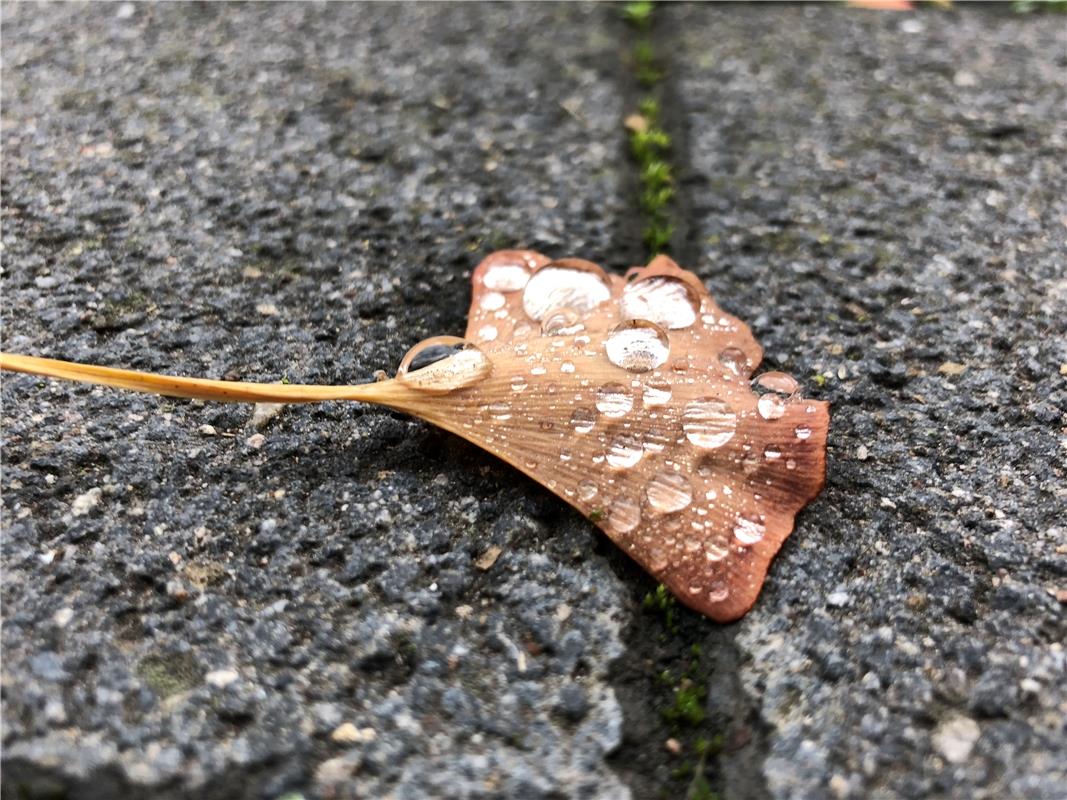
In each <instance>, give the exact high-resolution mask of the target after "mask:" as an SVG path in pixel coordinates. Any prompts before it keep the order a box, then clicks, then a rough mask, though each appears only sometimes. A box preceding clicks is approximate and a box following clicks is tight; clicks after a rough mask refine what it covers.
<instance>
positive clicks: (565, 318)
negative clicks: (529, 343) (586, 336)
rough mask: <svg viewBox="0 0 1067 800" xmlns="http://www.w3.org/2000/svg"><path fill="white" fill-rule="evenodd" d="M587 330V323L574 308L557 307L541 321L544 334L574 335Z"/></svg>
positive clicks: (542, 333)
mask: <svg viewBox="0 0 1067 800" xmlns="http://www.w3.org/2000/svg"><path fill="white" fill-rule="evenodd" d="M584 330H585V323H584V322H582V318H581V316H579V314H578V312H577V311H575V310H574V309H573V308H557V309H556V310H555V311H552V312H551V313H549V314H548V315H547V316H546V317H545V320H544V322H542V323H541V335H542V336H573V335H574V334H576V333H580V332H581V331H584Z"/></svg>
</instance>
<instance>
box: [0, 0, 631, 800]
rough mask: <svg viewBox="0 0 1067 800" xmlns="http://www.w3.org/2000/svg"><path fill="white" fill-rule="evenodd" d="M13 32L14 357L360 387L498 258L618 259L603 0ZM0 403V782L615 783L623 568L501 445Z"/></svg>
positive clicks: (387, 418) (352, 789)
mask: <svg viewBox="0 0 1067 800" xmlns="http://www.w3.org/2000/svg"><path fill="white" fill-rule="evenodd" d="M4 17H5V20H4V30H3V51H4V81H3V91H4V96H3V100H4V127H3V147H4V162H3V167H4V176H3V193H4V209H3V213H4V261H5V271H6V275H5V279H4V287H3V288H4V291H3V305H4V308H3V310H4V320H5V330H4V347H5V349H9V350H12V351H16V352H26V353H34V354H39V355H48V356H57V357H65V358H70V359H77V360H86V361H91V362H97V363H100V362H102V363H108V364H114V365H128V366H131V367H136V368H145V369H153V370H171V371H175V372H180V373H186V374H197V375H205V376H214V377H222V376H230V377H241V378H245V379H252V380H281V379H282V378H283V377H288V378H290V379H292V380H293V381H322V382H352V381H363V380H368V379H370V377H371V374H372V373H373V371H374V370H376V369H379V368H386V369H390V368H393V367H395V365H396V364H397V363H398V362H399V360H400V358H401V356H402V355H403V353H404V351H405V350H406V349H407V348H408V347H409V346H411V345H412V344H414V343H415V342H416V341H418V340H419V339H420V338H423V337H425V336H427V335H434V334H441V333H452V334H459V333H462V331H463V328H464V325H465V321H466V320H465V318H466V310H467V304H468V302H469V288H468V277H469V274H470V270H471V268H472V267H473V266H474V265H475V264H476V263H477V261H478V259H479V258H480V257H481V254H484V253H485V252H488V251H489V250H492V249H496V248H499V247H506V246H519V247H534V248H537V249H541V250H543V251H545V252H549V253H558V254H559V255H566V254H571V253H573V254H577V255H583V256H585V257H588V258H593V259H597V260H600V261H603V262H604V263H606V264H611V265H613V266H616V267H618V266H626V265H627V264H626V263H625V260H623V261H620V260H619V256H620V252H619V251H615V250H612V248H613V247H614V246H615V245H614V242H615V241H617V239H618V237H617V236H616V235H615V234H616V231H614V230H613V227H612V226H615V225H619V224H620V220H621V219H622V217H623V215H622V213H621V212H620V208H621V200H620V197H621V196H622V195H621V192H620V189H619V185H620V177H619V171H620V170H625V169H627V168H628V166H627V164H626V162H625V161H624V160H621V159H620V158H619V155H620V152H621V147H622V138H621V134H620V128H619V125H618V120H619V119H620V118H621V117H622V113H623V108H622V106H621V101H620V99H619V96H618V94H617V92H616V91H615V90H614V89H613V84H612V82H611V80H609V78H611V77H612V73H613V72H614V71H616V68H617V65H618V54H617V51H616V49H615V41H614V40H613V39H611V38H609V37H608V36H607V35H606V34H605V29H610V28H611V26H613V25H616V24H617V21H616V20H615V15H614V13H613V12H611V11H610V10H608V9H605V8H592V7H589V8H579V7H562V6H521V7H520V6H511V7H502V6H501V7H494V8H476V7H474V6H462V7H458V6H453V7H449V6H436V5H434V6H430V5H408V6H384V5H368V6H364V5H347V4H333V5H317V6H310V5H303V4H301V5H287V6H275V5H240V6H238V5H196V6H187V5H186V6H175V5H165V6H147V5H143V6H142V5H137V6H134V5H132V4H128V5H104V4H101V5H95V6H69V5H68V6H59V5H50V6H29V5H19V6H12V7H6V6H5V9H4ZM3 400H4V419H3V423H4V429H3V445H4V450H3V454H4V462H5V469H4V475H3V515H4V531H3V565H4V585H3V601H4V609H5V617H6V619H5V624H4V629H3V648H4V653H3V655H4V658H3V718H4V764H3V785H4V794H5V797H6V796H7V794H8V791H11V793H12V796H13V797H16V796H21V795H20V794H19V793H20V792H23V793H27V794H28V795H29V796H49V797H51V796H54V795H53V794H50V792H52V791H53V790H55V791H59V792H60V793H62V790H66V791H68V792H69V796H70V797H100V798H114V797H120V796H121V797H137V796H146V797H147V796H151V797H161V796H163V797H165V796H179V795H181V796H195V797H219V798H236V797H277V796H279V795H280V794H282V793H284V792H286V791H288V790H298V791H301V792H303V793H304V794H305V795H306V796H308V797H311V796H333V797H378V796H385V795H386V794H387V793H388V794H389V796H392V797H396V798H425V797H432V796H444V795H445V794H448V796H456V797H508V798H510V797H531V798H536V797H561V796H566V797H608V798H615V797H621V796H625V795H626V794H627V790H626V789H625V787H624V786H623V785H622V784H621V783H620V781H619V779H618V778H617V777H616V776H615V775H614V774H613V772H612V771H611V770H610V769H609V768H608V767H607V766H606V764H605V758H604V756H605V753H606V752H607V751H609V750H611V749H612V748H613V747H614V746H615V744H616V743H617V741H618V739H619V737H620V728H621V725H622V717H621V713H620V708H619V705H618V703H617V701H616V699H615V696H614V694H613V692H612V690H611V688H610V686H609V685H608V684H607V682H606V679H607V671H608V667H609V664H610V663H611V661H612V660H613V659H614V658H615V657H616V656H617V655H618V654H619V653H620V651H621V639H620V626H621V625H622V624H623V623H624V622H625V615H624V604H623V603H622V602H621V601H620V599H619V593H620V584H619V581H618V580H617V579H616V578H615V577H614V574H613V572H612V571H611V570H610V569H608V568H607V567H605V564H604V560H603V558H602V557H601V556H599V555H596V554H595V553H594V545H595V544H596V542H597V541H598V537H599V535H598V534H597V533H596V532H595V531H594V530H593V529H591V527H590V526H589V525H587V524H585V523H584V522H583V521H582V520H581V519H579V518H578V517H577V515H576V514H573V513H570V512H567V511H565V509H564V508H563V507H562V506H561V505H560V504H558V503H555V502H553V501H551V500H549V499H548V496H547V493H545V492H543V491H541V490H540V489H539V488H538V487H536V486H533V485H532V484H530V483H529V482H528V481H525V480H522V479H520V478H518V477H517V476H516V475H515V474H514V473H513V472H512V471H511V470H509V469H507V468H506V467H505V466H503V465H502V464H500V463H498V462H496V461H495V460H494V459H492V458H491V457H490V456H488V455H486V454H484V453H482V452H480V451H478V450H476V449H475V448H473V447H469V446H467V445H465V444H464V443H462V442H460V441H457V440H456V439H454V438H452V437H450V436H448V435H445V434H443V433H441V432H439V431H435V430H432V429H430V428H428V427H427V426H425V425H422V424H418V423H416V422H413V421H411V420H409V419H406V418H403V417H401V416H399V415H394V414H391V413H388V412H385V411H380V410H376V409H368V408H363V407H356V406H353V405H341V404H333V405H327V406H320V407H301V408H293V409H289V410H286V411H285V412H283V413H282V414H281V415H280V416H278V417H276V418H275V419H273V420H270V421H268V422H267V423H266V424H265V425H264V427H263V428H262V429H261V430H259V431H258V432H257V431H256V430H255V429H253V428H252V427H250V426H249V424H248V423H249V421H250V417H251V414H252V409H251V408H250V407H248V406H232V407H226V406H218V405H210V406H205V405H202V404H195V403H193V404H190V403H184V402H171V401H166V400H160V399H157V398H152V397H145V396H136V395H131V394H124V393H120V392H114V391H103V390H93V389H89V388H85V387H78V386H74V385H69V384H67V385H64V384H59V383H49V382H44V381H38V380H34V379H30V378H25V377H11V376H5V378H4V394H3ZM257 436H262V438H255V437H257ZM493 545H498V546H500V547H503V548H504V552H503V554H502V555H501V556H500V557H499V559H498V560H497V561H496V563H495V564H494V565H493V566H492V567H491V568H489V569H486V570H484V571H483V570H482V569H479V568H478V567H476V566H475V563H474V562H475V560H476V559H478V557H479V556H481V555H482V554H483V553H484V552H485V551H486V550H487V549H489V548H490V547H491V546H493Z"/></svg>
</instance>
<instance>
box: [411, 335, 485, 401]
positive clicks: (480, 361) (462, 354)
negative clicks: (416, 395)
mask: <svg viewBox="0 0 1067 800" xmlns="http://www.w3.org/2000/svg"><path fill="white" fill-rule="evenodd" d="M492 369H493V365H492V362H491V361H490V360H489V358H488V357H487V356H486V355H485V353H483V352H482V351H481V350H479V349H478V347H477V346H476V345H474V344H472V343H470V342H468V341H466V340H465V339H460V338H459V337H457V336H434V337H432V338H430V339H424V340H423V341H421V342H419V343H418V344H417V345H415V346H414V347H412V348H411V349H410V350H408V352H407V353H406V354H405V356H404V358H403V359H401V361H400V367H399V368H398V369H397V371H396V378H397V380H398V381H400V382H401V383H403V384H404V385H405V386H410V387H411V388H412V389H418V390H419V391H421V392H427V393H431V394H447V393H448V392H453V391H455V390H456V389H462V388H464V387H466V386H472V385H474V384H475V383H478V382H479V381H482V380H484V379H485V378H486V377H487V376H488V375H489V373H490V372H492Z"/></svg>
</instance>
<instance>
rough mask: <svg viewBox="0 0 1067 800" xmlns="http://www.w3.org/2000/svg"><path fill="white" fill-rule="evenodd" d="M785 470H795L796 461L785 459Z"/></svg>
mask: <svg viewBox="0 0 1067 800" xmlns="http://www.w3.org/2000/svg"><path fill="white" fill-rule="evenodd" d="M785 468H786V469H796V468H797V462H796V460H794V459H792V458H787V459H786V460H785Z"/></svg>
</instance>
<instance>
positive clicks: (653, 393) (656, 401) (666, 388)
mask: <svg viewBox="0 0 1067 800" xmlns="http://www.w3.org/2000/svg"><path fill="white" fill-rule="evenodd" d="M644 400H645V405H646V406H663V405H666V404H667V403H669V402H670V401H671V385H670V384H669V383H667V382H666V381H649V382H648V383H646V384H645V394H644Z"/></svg>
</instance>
